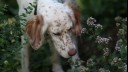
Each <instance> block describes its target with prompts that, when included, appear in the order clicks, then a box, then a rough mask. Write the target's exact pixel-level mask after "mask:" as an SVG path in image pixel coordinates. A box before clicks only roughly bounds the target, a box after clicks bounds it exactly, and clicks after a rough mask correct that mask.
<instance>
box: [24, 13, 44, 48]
mask: <svg viewBox="0 0 128 72" xmlns="http://www.w3.org/2000/svg"><path fill="white" fill-rule="evenodd" d="M42 26H43V17H42V16H41V15H35V16H34V17H33V18H32V19H30V20H29V21H28V22H27V25H26V29H25V32H26V34H27V35H28V37H29V39H30V40H29V41H30V45H31V47H32V48H33V49H35V50H37V49H38V48H40V47H41V45H42V41H43V35H42V34H41V30H42V29H41V28H42Z"/></svg>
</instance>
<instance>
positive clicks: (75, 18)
mask: <svg viewBox="0 0 128 72" xmlns="http://www.w3.org/2000/svg"><path fill="white" fill-rule="evenodd" d="M67 5H68V7H69V8H70V9H71V10H72V13H71V12H70V13H68V14H69V17H70V18H71V20H72V22H73V29H72V31H73V33H74V34H75V35H77V36H79V35H81V30H82V27H81V24H80V10H79V9H78V8H76V7H72V6H71V5H70V4H67Z"/></svg>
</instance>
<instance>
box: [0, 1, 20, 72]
mask: <svg viewBox="0 0 128 72" xmlns="http://www.w3.org/2000/svg"><path fill="white" fill-rule="evenodd" d="M0 3H1V2H0ZM0 5H1V6H0V9H1V10H0V71H1V72H16V71H18V69H19V68H20V62H19V56H17V55H18V53H19V50H20V35H21V31H20V26H19V20H18V18H17V17H16V18H8V17H7V16H6V15H5V12H6V8H7V5H4V4H0Z"/></svg>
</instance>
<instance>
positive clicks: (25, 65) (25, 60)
mask: <svg viewBox="0 0 128 72" xmlns="http://www.w3.org/2000/svg"><path fill="white" fill-rule="evenodd" d="M21 39H22V47H23V48H22V49H21V66H22V72H30V70H29V58H30V47H31V46H30V44H26V45H23V43H24V38H23V36H22V37H21Z"/></svg>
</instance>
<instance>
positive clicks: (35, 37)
mask: <svg viewBox="0 0 128 72" xmlns="http://www.w3.org/2000/svg"><path fill="white" fill-rule="evenodd" d="M74 15H75V17H74V19H78V17H77V15H76V14H75V13H74ZM72 18H73V17H71V16H68V19H67V21H66V22H65V23H57V21H54V22H55V23H51V24H50V25H49V24H45V23H44V19H43V16H41V15H36V16H35V17H34V18H33V19H31V20H29V21H28V22H27V25H26V30H25V31H26V33H27V35H28V36H29V38H30V44H31V46H32V48H34V49H38V48H40V47H41V45H42V44H43V41H44V34H45V32H46V31H47V32H48V34H49V35H50V36H51V40H52V42H53V44H54V47H55V48H56V50H57V51H58V53H59V54H60V55H61V56H62V57H64V58H69V57H70V56H73V55H75V54H76V53H77V50H76V44H75V40H74V39H73V36H74V35H79V34H80V32H81V26H80V24H78V23H79V21H77V20H73V19H72Z"/></svg>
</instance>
